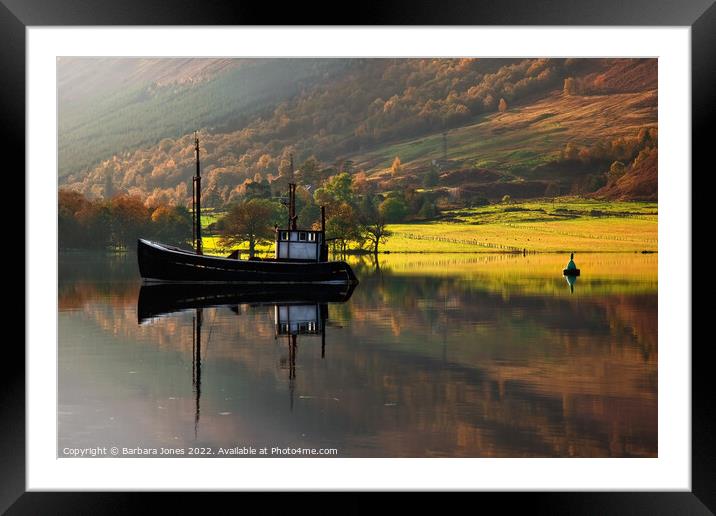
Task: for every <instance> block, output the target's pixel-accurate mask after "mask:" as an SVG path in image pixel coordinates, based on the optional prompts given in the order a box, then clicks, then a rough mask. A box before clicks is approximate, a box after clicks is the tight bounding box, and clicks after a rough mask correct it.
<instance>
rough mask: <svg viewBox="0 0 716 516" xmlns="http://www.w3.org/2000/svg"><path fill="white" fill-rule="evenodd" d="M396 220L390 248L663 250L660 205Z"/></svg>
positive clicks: (521, 208)
mask: <svg viewBox="0 0 716 516" xmlns="http://www.w3.org/2000/svg"><path fill="white" fill-rule="evenodd" d="M444 215H445V216H446V219H445V220H442V221H436V222H429V223H424V224H394V225H391V226H390V230H391V231H392V232H393V235H392V236H391V237H390V238H389V239H388V241H387V243H386V244H385V246H383V250H385V251H390V252H421V253H428V252H441V253H451V252H452V253H454V252H517V251H522V250H526V251H527V252H568V251H575V252H576V251H581V252H586V251H590V252H638V251H657V249H658V224H657V219H658V210H657V205H656V203H637V202H604V201H594V200H586V199H574V198H573V199H569V198H565V199H558V200H555V201H554V202H552V201H541V202H540V201H529V202H524V203H512V204H494V205H490V206H484V207H480V208H469V209H463V210H456V211H452V212H446V213H445V214H444Z"/></svg>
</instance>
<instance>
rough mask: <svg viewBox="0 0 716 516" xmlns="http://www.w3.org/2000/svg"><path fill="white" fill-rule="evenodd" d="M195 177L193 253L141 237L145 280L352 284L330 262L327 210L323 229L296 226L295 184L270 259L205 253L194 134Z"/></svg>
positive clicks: (338, 264)
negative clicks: (286, 220) (273, 253)
mask: <svg viewBox="0 0 716 516" xmlns="http://www.w3.org/2000/svg"><path fill="white" fill-rule="evenodd" d="M194 150H195V153H196V175H195V176H194V178H193V189H192V208H193V209H192V215H193V224H192V227H193V243H194V251H193V252H192V251H187V250H183V249H180V248H178V247H174V246H170V245H166V244H162V243H159V242H151V241H149V240H145V239H139V240H138V242H137V258H138V261H139V273H140V275H141V277H142V279H143V280H144V281H145V282H187V283H197V282H199V283H203V282H219V283H243V284H346V283H348V284H355V283H358V280H357V278H356V276H355V274H354V273H353V271H352V270H351V268H350V266H349V265H348V264H347V263H345V262H342V261H329V260H328V245H327V242H326V218H325V210H324V209H323V207H321V229H320V230H313V229H299V228H298V226H297V216H296V185H295V184H293V183H291V184H290V185H289V200H288V204H289V210H288V211H289V214H288V224H287V227H286V228H278V227H277V228H276V240H275V242H276V247H275V256H274V257H273V258H249V259H248V260H241V259H239V257H240V255H239V253H238V252H236V251H234V252H233V253H231V254H230V255H229V256H228V257H220V256H206V255H204V254H203V250H202V237H201V170H200V163H199V139H198V138H197V137H195V149H194Z"/></svg>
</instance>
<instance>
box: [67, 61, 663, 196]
mask: <svg viewBox="0 0 716 516" xmlns="http://www.w3.org/2000/svg"><path fill="white" fill-rule="evenodd" d="M79 61H81V62H79V63H77V62H73V63H70V64H71V65H72V66H70V65H69V64H68V66H67V67H66V68H63V67H62V66H61V65H60V63H58V78H59V79H61V81H60V92H59V96H60V166H59V175H60V186H62V187H69V188H71V189H74V190H77V191H80V192H82V193H84V194H86V195H88V196H90V197H98V196H103V195H106V194H107V193H110V194H112V193H116V192H119V191H124V192H129V193H131V194H136V195H139V196H141V197H143V198H145V199H147V202H158V201H162V202H169V203H177V204H185V203H186V202H187V200H188V196H187V183H188V181H189V180H190V177H191V175H192V173H193V159H194V158H193V151H192V142H191V138H192V132H193V130H194V129H195V128H199V129H200V134H201V141H202V148H203V150H204V153H203V154H202V164H203V171H204V175H205V177H206V179H205V181H204V185H205V189H204V196H205V202H206V203H207V205H217V206H218V205H222V204H224V203H226V202H231V201H232V200H233V199H235V198H236V196H237V195H241V194H242V193H243V192H244V191H245V189H246V187H247V185H248V184H250V183H252V182H256V181H259V182H261V181H264V182H265V181H267V180H268V181H269V182H271V181H274V180H277V179H279V178H280V176H281V175H282V174H283V176H284V177H285V174H286V173H287V170H288V159H289V154H294V156H295V161H296V164H297V166H298V167H299V168H300V166H301V165H302V164H303V163H304V162H305V161H306V160H308V159H309V158H311V157H315V158H316V161H313V162H312V163H316V162H317V163H318V168H319V169H321V170H320V173H318V175H317V176H316V174H314V175H313V176H312V177H308V174H306V177H303V176H302V175H301V174H300V173H299V178H300V179H302V180H304V182H315V181H318V180H320V178H322V177H326V176H327V175H330V174H331V173H335V172H336V171H337V170H338V169H346V170H349V171H351V172H353V173H357V172H359V171H361V172H364V176H363V177H364V178H365V180H366V182H367V184H368V185H370V186H372V187H374V188H375V189H376V190H377V191H387V190H391V189H396V188H404V187H416V188H420V187H423V186H425V184H427V183H428V182H429V181H428V178H427V176H428V175H429V174H437V181H436V183H437V184H430V185H429V188H431V189H433V190H438V191H441V192H443V193H444V194H450V195H452V196H453V197H455V198H456V199H458V200H459V199H462V200H463V201H465V202H472V200H474V199H481V198H487V199H494V198H500V197H502V196H503V195H510V196H512V197H522V198H528V197H540V196H548V197H550V196H554V195H560V194H565V193H577V194H582V195H597V196H601V197H607V198H618V199H624V200H628V199H631V198H638V199H646V200H654V199H656V197H657V186H656V177H657V176H656V155H657V152H656V147H657V144H658V141H657V130H656V128H657V104H658V94H657V91H658V90H657V61H656V60H654V59H333V60H331V59H281V60H269V59H266V60H193V59H188V60H161V59H157V60H129V61H136V62H131V63H128V62H126V61H127V60H120V59H113V60H109V61H108V62H105V61H102V62H101V63H94V64H93V63H88V62H85V61H86V60H85V61H83V60H81V59H80V60H79ZM117 61H121V63H116V62H117ZM167 61H169V62H167ZM120 65H121V66H120ZM113 67H114V68H113ZM105 68H111V69H112V72H113V73H108V71H107V70H106V69H105ZM61 69H62V72H61V73H60V70H61ZM93 70H98V73H97V74H96V75H98V76H101V77H93V74H92V71H93ZM100 72H101V73H100ZM112 75H118V76H122V77H125V79H123V80H121V81H118V82H112V81H110V80H109V79H108V76H112ZM88 77H90V78H92V80H88ZM80 85H82V86H80ZM91 92H101V94H100V95H95V96H92V95H91V94H90V93H91ZM444 133H446V136H445V138H444V137H443V134H444ZM445 145H446V147H447V148H446V149H445V147H444V146H445ZM445 150H447V159H445V156H444V152H445ZM647 154H648V155H649V156H650V157H649V159H645V158H646V157H647ZM639 156H641V158H640V159H638V160H637V158H638V157H639ZM396 157H398V158H399V161H400V166H399V167H397V168H395V169H393V167H391V165H392V164H393V162H394V161H395V158H396ZM615 161H619V162H620V163H623V165H624V166H623V168H620V169H619V174H623V175H619V174H612V175H610V174H609V173H608V172H609V170H610V166H611V165H612V164H613V162H615ZM637 162H638V163H637ZM304 168H305V169H306V170H308V167H304ZM617 176H618V177H617ZM188 184H189V186H190V183H188Z"/></svg>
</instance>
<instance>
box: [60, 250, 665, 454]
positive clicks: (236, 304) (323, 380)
mask: <svg viewBox="0 0 716 516" xmlns="http://www.w3.org/2000/svg"><path fill="white" fill-rule="evenodd" d="M354 261H355V262H356V263H355V264H354V263H352V266H353V269H354V271H355V272H356V274H358V275H359V279H360V281H361V283H360V285H359V286H358V288H357V289H356V290H355V292H352V293H351V294H350V295H349V296H348V297H349V299H347V300H346V301H345V302H342V303H341V302H336V299H335V298H331V297H330V296H331V294H330V292H328V291H325V290H323V289H319V292H318V293H316V295H318V294H320V295H321V296H323V297H322V298H320V299H316V298H315V297H314V298H311V297H310V296H309V295H308V293H306V292H302V293H301V297H300V298H299V299H296V298H295V297H294V298H290V297H288V294H286V293H281V292H275V291H274V292H265V291H262V292H254V293H249V292H246V291H240V292H236V291H233V292H232V291H222V290H221V289H219V290H217V289H216V288H214V287H212V288H211V289H208V290H203V291H202V290H201V289H199V290H196V289H189V288H187V287H186V286H181V287H179V288H175V289H174V290H173V291H172V289H171V288H169V290H167V289H158V288H157V287H155V286H151V287H141V288H140V284H139V282H138V281H137V278H136V265H135V264H134V263H133V260H131V258H130V259H127V260H125V261H122V260H121V259H119V258H118V259H116V260H106V259H104V258H97V259H95V258H88V257H85V256H75V257H69V258H65V259H64V261H62V260H61V263H60V285H59V293H60V294H59V295H60V297H59V307H60V314H59V337H60V338H59V355H58V356H59V443H60V446H61V447H62V446H96V445H102V444H105V443H106V444H107V445H108V446H111V445H119V446H123V445H137V444H139V443H141V444H144V445H155V446H165V445H177V446H179V445H192V446H193V445H197V446H213V447H216V446H228V445H230V444H232V443H237V442H238V443H246V444H253V445H256V446H263V445H269V446H270V445H278V446H280V445H287V446H297V445H300V446H315V447H330V446H334V447H336V448H338V449H339V455H340V456H344V457H380V456H385V457H425V456H441V457H453V456H467V457H515V456H517V457H527V456H530V457H531V456H543V457H564V456H579V457H595V456H596V457H609V456H618V457H632V456H641V457H644V456H646V457H653V456H656V455H657V440H658V439H657V437H658V432H657V383H658V382H657V379H658V369H657V363H658V334H657V320H658V310H657V308H658V298H657V259H656V256H653V255H652V256H642V255H603V256H602V255H599V256H580V266H581V268H582V269H583V270H584V271H589V274H588V275H585V276H584V277H582V278H580V280H579V281H580V284H579V288H575V289H574V292H573V293H570V292H569V291H568V290H567V289H566V288H565V284H564V283H563V281H564V280H563V278H562V277H561V276H562V274H561V272H562V268H563V267H564V264H563V263H562V262H563V259H561V257H552V256H548V255H546V256H529V255H528V256H526V257H522V256H521V255H520V256H519V257H515V256H497V255H495V256H474V255H466V256H456V255H441V256H434V257H430V256H397V255H394V256H386V257H385V259H384V260H381V263H380V270H379V271H376V269H375V264H374V263H372V261H371V260H367V259H366V260H363V261H362V263H361V260H360V259H359V258H356V259H354ZM63 271H65V272H63ZM277 295H279V296H280V295H283V297H278V298H277V297H276V296H277ZM256 296H264V297H262V298H257V297H256ZM291 307H294V309H293V310H294V311H293V312H292V311H291V310H292V308H291ZM311 310H313V312H312V313H313V314H315V316H313V315H311ZM138 322H139V323H140V324H138ZM197 326H198V327H199V329H200V331H198V332H197ZM197 337H198V338H197ZM326 341H327V342H328V343H329V346H330V350H329V352H328V353H326V349H325V347H326V344H325V343H326ZM299 348H302V349H300V350H299ZM319 348H320V349H319ZM190 377H191V378H192V380H193V381H192V382H190V381H189V378H190ZM195 431H197V433H196V434H195Z"/></svg>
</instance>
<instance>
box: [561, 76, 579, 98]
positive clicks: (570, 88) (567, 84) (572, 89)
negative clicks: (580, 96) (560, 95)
mask: <svg viewBox="0 0 716 516" xmlns="http://www.w3.org/2000/svg"><path fill="white" fill-rule="evenodd" d="M563 91H564V94H565V95H566V96H570V95H576V94H577V82H576V81H575V80H574V77H567V78H566V79H565V80H564V88H563Z"/></svg>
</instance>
